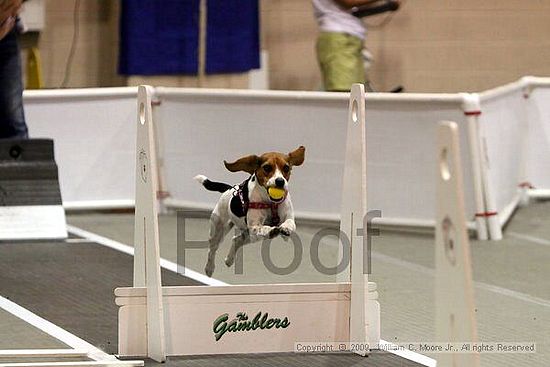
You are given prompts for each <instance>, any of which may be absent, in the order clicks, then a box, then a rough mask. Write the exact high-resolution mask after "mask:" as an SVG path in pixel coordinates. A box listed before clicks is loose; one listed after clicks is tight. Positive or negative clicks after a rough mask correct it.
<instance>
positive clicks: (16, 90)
mask: <svg viewBox="0 0 550 367" xmlns="http://www.w3.org/2000/svg"><path fill="white" fill-rule="evenodd" d="M27 137H28V131H27V124H26V123H25V114H24V111H23V82H22V80H21V55H20V53H19V45H18V43H17V34H16V32H15V30H13V31H11V32H10V33H9V34H8V35H7V36H6V37H4V38H3V39H2V40H0V139H9V138H15V139H17V138H19V139H22V138H27Z"/></svg>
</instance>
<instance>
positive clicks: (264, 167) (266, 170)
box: [263, 164, 273, 173]
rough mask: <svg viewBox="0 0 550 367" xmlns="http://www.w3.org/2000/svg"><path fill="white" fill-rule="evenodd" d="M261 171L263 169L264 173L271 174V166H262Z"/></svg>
mask: <svg viewBox="0 0 550 367" xmlns="http://www.w3.org/2000/svg"><path fill="white" fill-rule="evenodd" d="M263 169H264V172H265V173H269V172H271V170H272V169H273V167H271V165H269V164H266V165H265V166H263Z"/></svg>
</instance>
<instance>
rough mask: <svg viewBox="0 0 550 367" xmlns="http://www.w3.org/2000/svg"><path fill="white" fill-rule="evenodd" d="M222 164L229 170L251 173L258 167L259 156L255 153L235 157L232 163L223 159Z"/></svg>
mask: <svg viewBox="0 0 550 367" xmlns="http://www.w3.org/2000/svg"><path fill="white" fill-rule="evenodd" d="M223 164H224V165H225V168H227V169H228V170H229V171H231V172H238V171H244V172H248V173H250V174H253V173H254V172H256V170H257V169H258V168H259V167H260V157H258V156H257V155H248V156H246V157H242V158H240V159H237V160H236V161H235V162H233V163H228V162H226V161H223Z"/></svg>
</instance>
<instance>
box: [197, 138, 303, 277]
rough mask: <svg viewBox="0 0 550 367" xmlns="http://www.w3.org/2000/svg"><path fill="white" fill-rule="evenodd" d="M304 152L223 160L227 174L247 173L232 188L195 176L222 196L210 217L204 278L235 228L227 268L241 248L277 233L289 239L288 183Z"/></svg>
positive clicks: (292, 226) (291, 224)
mask: <svg viewBox="0 0 550 367" xmlns="http://www.w3.org/2000/svg"><path fill="white" fill-rule="evenodd" d="M305 150H306V149H305V148H304V147H303V146H300V147H299V148H298V149H296V150H294V151H292V152H290V153H288V154H283V153H275V152H271V153H264V154H262V155H261V156H257V155H249V156H246V157H242V158H240V159H238V160H236V161H235V162H233V163H228V162H226V161H224V162H223V163H224V165H225V167H226V168H227V169H228V170H229V171H231V172H238V171H244V172H247V173H249V174H250V177H249V178H247V179H246V180H245V181H244V182H242V183H241V184H240V185H235V186H231V185H228V184H226V183H222V182H213V181H210V180H209V179H208V178H207V177H206V176H203V175H198V176H195V180H197V181H199V182H200V183H201V184H202V185H203V186H204V188H206V189H207V190H209V191H217V192H221V193H222V196H221V197H220V199H219V201H218V203H217V204H216V207H215V208H214V210H213V211H212V215H211V216H210V238H209V242H210V248H209V251H208V261H207V262H206V266H205V268H204V271H205V273H206V275H208V276H209V277H210V276H212V273H214V267H215V257H216V251H217V250H218V247H219V245H220V242H221V241H222V240H223V238H224V236H225V235H226V234H227V232H229V231H230V230H231V229H232V228H233V227H234V226H235V227H236V228H237V234H236V235H235V236H234V237H233V239H232V244H231V249H230V250H229V253H228V254H227V257H226V258H225V264H226V265H227V266H231V265H233V262H234V261H235V253H236V251H237V250H238V249H239V248H240V247H241V246H243V245H245V244H247V243H252V242H256V241H260V240H263V239H265V238H273V237H275V236H277V235H278V234H280V235H282V236H283V237H288V236H290V235H291V234H292V233H293V232H294V231H295V230H296V224H295V223H294V210H293V208H292V201H291V200H290V193H289V192H288V180H289V179H290V173H291V171H292V167H294V166H299V165H301V164H302V163H303V162H304V157H305Z"/></svg>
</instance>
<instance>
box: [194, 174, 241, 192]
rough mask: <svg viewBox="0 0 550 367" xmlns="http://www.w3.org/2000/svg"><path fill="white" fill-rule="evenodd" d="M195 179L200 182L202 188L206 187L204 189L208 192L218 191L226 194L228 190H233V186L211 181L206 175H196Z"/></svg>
mask: <svg viewBox="0 0 550 367" xmlns="http://www.w3.org/2000/svg"><path fill="white" fill-rule="evenodd" d="M193 178H194V179H195V180H197V181H198V182H200V183H201V184H202V186H204V188H205V189H207V190H208V191H217V192H221V193H224V192H226V191H227V190H229V189H231V188H233V186H231V185H229V184H226V183H223V182H215V181H210V180H209V179H208V177H206V176H204V175H196V176H195V177H193Z"/></svg>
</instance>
